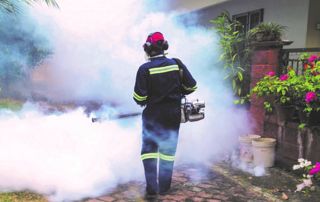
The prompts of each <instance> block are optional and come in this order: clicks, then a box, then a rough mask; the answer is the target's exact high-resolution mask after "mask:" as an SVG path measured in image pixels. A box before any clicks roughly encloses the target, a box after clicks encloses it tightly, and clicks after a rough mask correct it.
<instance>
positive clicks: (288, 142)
mask: <svg viewBox="0 0 320 202" xmlns="http://www.w3.org/2000/svg"><path fill="white" fill-rule="evenodd" d="M299 124H300V122H299V120H298V118H297V115H294V116H293V117H291V120H289V121H286V122H283V121H280V120H279V117H278V115H277V114H276V112H273V113H270V114H266V116H265V121H264V132H263V135H264V136H266V137H272V138H275V139H276V140H277V145H276V164H277V165H279V166H282V167H286V168H291V167H292V165H293V164H296V163H297V159H298V158H304V159H308V160H310V161H312V162H316V161H319V160H320V126H312V127H304V128H302V129H300V128H299Z"/></svg>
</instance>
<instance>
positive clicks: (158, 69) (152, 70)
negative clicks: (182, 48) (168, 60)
mask: <svg viewBox="0 0 320 202" xmlns="http://www.w3.org/2000/svg"><path fill="white" fill-rule="evenodd" d="M171 71H179V67H178V65H170V66H164V67H155V68H150V69H149V72H150V74H161V73H166V72H171Z"/></svg>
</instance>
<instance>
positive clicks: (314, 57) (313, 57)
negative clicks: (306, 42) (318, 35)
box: [308, 55, 318, 63]
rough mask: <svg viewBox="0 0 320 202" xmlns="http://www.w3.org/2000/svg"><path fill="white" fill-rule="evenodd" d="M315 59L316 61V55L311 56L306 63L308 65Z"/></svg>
mask: <svg viewBox="0 0 320 202" xmlns="http://www.w3.org/2000/svg"><path fill="white" fill-rule="evenodd" d="M316 59H318V56H317V55H311V56H310V57H309V58H308V62H309V63H313V62H314V61H315V60H316Z"/></svg>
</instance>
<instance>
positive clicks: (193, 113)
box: [181, 97, 205, 123]
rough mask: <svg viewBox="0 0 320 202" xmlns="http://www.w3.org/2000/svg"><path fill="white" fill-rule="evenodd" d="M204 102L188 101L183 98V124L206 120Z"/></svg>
mask: <svg viewBox="0 0 320 202" xmlns="http://www.w3.org/2000/svg"><path fill="white" fill-rule="evenodd" d="M204 108H205V103H204V101H199V100H198V99H197V100H193V101H188V100H187V98H186V97H183V99H182V102H181V123H186V122H187V121H190V122H194V121H199V120H202V119H204Z"/></svg>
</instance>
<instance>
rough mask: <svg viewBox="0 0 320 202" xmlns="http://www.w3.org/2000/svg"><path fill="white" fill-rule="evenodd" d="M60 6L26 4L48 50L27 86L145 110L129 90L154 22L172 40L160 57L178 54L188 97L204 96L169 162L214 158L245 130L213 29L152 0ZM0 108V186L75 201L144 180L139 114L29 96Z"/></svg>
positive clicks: (40, 92) (60, 96)
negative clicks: (189, 77) (13, 107)
mask: <svg viewBox="0 0 320 202" xmlns="http://www.w3.org/2000/svg"><path fill="white" fill-rule="evenodd" d="M59 5H60V10H57V9H52V8H47V7H44V6H41V5H38V6H35V7H33V8H32V12H30V13H32V17H33V18H35V19H36V21H37V23H38V24H39V26H40V27H41V29H42V30H43V33H45V35H46V37H47V38H48V39H49V40H50V44H52V51H53V54H52V55H51V56H50V57H48V58H47V59H46V60H45V61H43V62H42V63H41V64H40V65H39V66H38V67H37V68H35V69H34V70H33V71H32V72H31V73H30V74H31V80H32V85H31V91H32V92H33V94H34V95H37V96H39V97H44V98H46V99H48V100H50V101H55V102H61V101H62V102H85V101H99V102H102V103H105V104H106V105H105V106H106V107H105V108H103V109H102V111H100V112H99V114H100V115H103V114H104V113H105V114H107V113H109V112H110V110H111V111H112V110H116V111H117V110H120V111H122V112H137V111H142V108H140V107H138V106H136V105H135V103H134V102H133V99H132V93H133V85H134V81H135V75H136V71H137V69H138V67H139V66H140V65H141V64H142V63H144V62H145V58H144V52H143V49H142V45H143V43H144V41H145V40H146V37H147V35H148V34H149V33H151V32H154V31H161V32H162V33H163V34H164V36H165V37H166V39H167V40H168V42H169V50H168V55H167V56H168V57H177V58H180V59H181V60H182V61H183V62H184V63H185V64H186V66H187V67H188V69H189V70H190V72H191V73H192V74H193V76H194V77H195V79H196V80H197V82H198V90H197V92H196V93H194V94H192V95H190V96H189V99H196V98H198V99H201V100H204V101H205V102H206V118H205V119H204V120H202V121H199V122H195V123H186V124H182V125H181V132H180V137H179V144H178V150H177V160H176V165H179V164H183V163H194V164H203V163H209V162H212V161H213V160H215V159H219V158H220V157H221V156H222V155H224V154H225V153H228V152H229V151H231V150H233V148H234V147H235V145H236V144H237V140H238V136H239V135H243V134H245V133H247V132H248V131H249V130H250V125H249V123H248V121H247V114H246V112H245V111H243V110H240V109H237V108H235V107H234V105H233V94H232V90H231V89H229V88H228V87H227V86H226V85H225V81H224V80H223V77H224V75H223V74H222V69H223V68H222V66H221V62H219V61H218V56H219V54H220V50H219V48H218V46H217V42H218V38H217V36H216V34H215V33H214V31H213V30H205V29H203V28H201V27H185V26H183V25H182V24H180V23H179V22H178V20H177V18H176V14H175V13H161V12H154V11H153V9H149V7H148V6H157V5H156V3H154V4H151V5H150V3H149V4H145V1H143V0H126V1H122V0H109V1H105V0H94V1H85V0H78V1H67V0H66V1H59ZM108 106H116V107H115V108H113V109H110V107H108ZM104 109H106V110H104ZM0 114H1V118H0V128H1V136H0V138H1V141H0V163H1V165H0V189H1V190H2V191H7V190H23V189H31V190H33V191H36V192H39V193H43V194H46V195H48V196H50V200H53V201H55V200H56V201H61V200H77V199H80V198H83V197H91V196H98V195H100V194H102V193H106V192H107V191H108V190H111V189H112V188H114V187H115V186H116V185H117V184H119V183H126V182H128V181H130V180H144V177H143V169H142V164H141V162H140V157H139V155H140V145H141V134H140V133H141V117H138V118H131V119H127V120H125V121H118V120H110V121H105V122H101V123H95V124H93V123H91V121H90V119H89V117H88V116H87V115H86V114H85V113H84V109H81V108H78V109H73V110H70V111H69V112H65V113H55V114H50V115H48V114H44V113H42V112H41V106H40V107H39V105H37V104H30V103H27V104H26V105H25V106H24V108H23V110H22V111H21V112H18V113H13V112H9V111H1V113H0ZM91 116H93V115H91ZM13 171H14V172H13Z"/></svg>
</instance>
